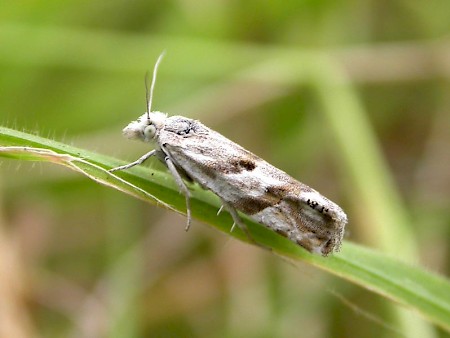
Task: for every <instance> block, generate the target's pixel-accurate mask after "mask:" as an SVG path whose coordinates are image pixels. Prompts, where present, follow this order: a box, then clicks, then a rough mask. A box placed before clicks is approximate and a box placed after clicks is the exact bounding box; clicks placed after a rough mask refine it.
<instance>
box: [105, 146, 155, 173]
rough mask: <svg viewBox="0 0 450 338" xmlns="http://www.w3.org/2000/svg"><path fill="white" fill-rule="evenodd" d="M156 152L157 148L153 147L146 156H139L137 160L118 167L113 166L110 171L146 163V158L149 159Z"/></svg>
mask: <svg viewBox="0 0 450 338" xmlns="http://www.w3.org/2000/svg"><path fill="white" fill-rule="evenodd" d="M155 153H156V149H153V150H152V151H149V152H148V153H147V154H145V155H144V156H141V157H139V158H138V159H137V160H136V161H134V162H131V163H128V164H125V165H122V166H120V167H116V168H112V169H109V170H108V171H109V172H113V171H118V170H124V169H129V168H131V167H134V166H135V165H139V164H142V163H144V162H145V161H146V160H148V159H149V158H150V157H152V156H153V155H155Z"/></svg>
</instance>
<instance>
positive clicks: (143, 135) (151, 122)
mask: <svg viewBox="0 0 450 338" xmlns="http://www.w3.org/2000/svg"><path fill="white" fill-rule="evenodd" d="M166 119H167V115H166V114H164V113H161V112H158V111H155V112H151V113H145V114H143V115H142V116H140V117H139V118H138V119H137V120H136V121H132V122H130V123H129V124H128V126H126V127H125V128H124V129H123V131H122V133H123V135H124V136H125V137H126V138H128V139H134V140H140V141H144V142H151V141H152V140H153V139H155V137H156V136H157V135H158V132H159V130H160V129H161V128H163V127H164V122H165V120H166Z"/></svg>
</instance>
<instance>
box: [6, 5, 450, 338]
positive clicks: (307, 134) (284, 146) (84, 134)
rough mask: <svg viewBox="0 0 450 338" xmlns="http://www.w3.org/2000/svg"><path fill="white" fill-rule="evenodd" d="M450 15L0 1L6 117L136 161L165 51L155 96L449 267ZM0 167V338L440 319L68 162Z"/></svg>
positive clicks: (353, 217)
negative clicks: (137, 125)
mask: <svg viewBox="0 0 450 338" xmlns="http://www.w3.org/2000/svg"><path fill="white" fill-rule="evenodd" d="M449 13H450V2H449V1H439V0H431V1H419V0H398V1H350V0H347V1H326V0H323V1H317V0H305V1H277V2H275V1H272V2H270V1H268V2H264V1H245V2H244V1H188V0H186V1H143V0H135V1H117V0H111V1H56V0H53V1H31V0H30V1H16V2H13V1H11V2H2V3H1V5H0V74H1V75H0V116H1V120H0V121H1V123H2V125H3V126H7V127H11V128H17V129H19V130H26V131H28V132H35V133H37V134H39V135H41V136H44V137H49V138H52V139H55V140H59V141H63V142H66V143H69V144H73V145H75V146H77V147H82V148H86V149H89V150H92V151H96V152H99V153H103V154H108V155H111V156H115V157H117V158H120V159H123V160H125V161H131V160H135V159H136V158H138V157H139V156H141V155H142V154H143V153H144V152H146V151H148V149H149V146H148V145H145V144H139V143H135V142H130V141H127V140H125V139H123V138H122V136H121V129H122V128H123V127H124V126H125V125H126V124H127V123H128V122H129V121H130V120H133V119H135V118H136V117H137V116H138V115H140V114H142V113H143V112H144V111H145V88H144V74H145V72H146V71H147V70H151V69H152V68H153V65H154V62H155V60H156V58H157V57H158V55H159V54H160V53H161V52H162V51H163V50H165V51H166V56H165V58H164V60H163V62H162V64H161V65H160V70H159V74H158V81H157V84H156V89H155V96H154V99H153V102H154V103H153V109H154V110H161V111H164V112H168V113H169V114H181V115H185V116H187V117H191V118H196V119H200V120H201V121H202V122H203V123H205V124H206V125H208V126H209V127H211V128H213V129H215V130H217V131H219V132H221V133H222V134H224V135H225V136H227V137H228V138H230V139H232V140H234V141H236V142H237V143H239V144H241V145H242V146H244V147H245V148H247V149H249V150H251V151H252V152H254V153H256V154H257V155H259V156H261V157H263V158H264V159H266V160H267V161H269V162H270V163H272V164H274V165H276V166H277V167H279V168H282V169H283V170H285V171H286V172H288V173H289V174H291V175H292V176H294V177H295V178H297V179H299V180H301V181H303V182H305V183H307V184H308V185H310V186H312V187H314V188H315V189H317V190H319V191H320V192H322V193H323V194H324V195H326V196H327V197H330V198H331V199H332V200H334V201H336V202H337V203H338V204H340V205H341V206H342V207H343V208H344V210H346V212H347V213H348V215H349V218H350V223H349V225H348V228H347V235H348V236H347V238H348V240H351V241H354V242H358V243H361V244H364V245H367V246H370V247H373V248H377V249H379V250H383V251H386V252H388V253H390V254H392V255H394V256H396V257H399V258H401V259H404V260H408V261H411V262H413V263H415V264H419V265H422V266H424V267H426V269H428V270H432V271H435V272H437V273H440V274H442V275H448V272H449V257H450V254H449V237H450V236H449V235H450V234H449V223H450V213H449V210H450V209H449V206H450V205H449V204H450V203H449V196H450V194H449V192H450V152H449V146H450V132H449V130H450V111H449V110H450V101H449V98H450V95H449V89H450V84H449V78H450V19H449ZM150 162H151V163H149V164H147V165H149V166H153V167H155V168H161V169H162V166H161V165H160V164H158V163H156V162H155V161H150ZM0 175H1V176H0V201H1V209H0V299H1V303H0V336H1V337H397V336H408V337H411V336H413V335H415V336H417V337H444V336H445V333H444V332H442V331H441V330H439V329H437V328H435V327H433V326H431V325H429V324H427V323H426V322H422V320H421V319H418V318H417V317H416V316H415V315H413V314H412V313H407V314H406V315H405V316H404V319H403V320H399V319H398V316H395V315H393V314H392V313H393V312H395V311H397V309H395V307H396V306H395V305H394V304H392V303H391V302H389V301H388V300H386V299H384V298H381V297H379V296H375V295H373V294H371V293H369V292H368V291H366V290H364V289H362V288H359V287H355V286H354V285H352V284H349V283H347V282H345V281H342V280H340V279H338V278H336V277H333V276H330V275H329V274H326V273H324V272H322V271H318V270H316V269H314V268H312V267H310V266H307V265H300V266H298V265H297V266H293V265H292V264H287V263H286V262H285V261H283V260H281V259H279V258H277V257H274V256H272V255H270V254H269V253H268V252H264V251H263V250H260V249H259V248H255V247H252V246H249V245H246V244H244V243H241V242H238V241H235V240H230V239H229V238H228V237H226V236H224V235H223V234H220V233H219V232H217V231H215V230H214V229H211V228H209V227H207V226H204V225H203V224H201V223H198V222H194V224H193V226H192V228H191V230H190V231H189V232H188V233H185V232H184V226H185V219H184V217H182V216H180V215H177V214H174V213H172V212H170V211H166V210H163V209H160V208H156V207H153V206H149V205H148V204H144V203H143V202H140V201H137V200H136V199H133V198H131V197H129V196H126V195H124V194H122V193H119V192H117V191H113V190H111V189H108V188H106V187H103V186H99V185H97V184H94V183H93V182H92V181H90V180H87V179H86V178H85V177H83V176H81V175H77V174H76V173H74V172H70V171H68V170H66V169H64V168H62V167H56V166H51V165H46V164H38V165H32V164H30V163H19V162H17V161H6V160H2V161H1V166H0ZM230 226H231V225H230ZM344 245H345V243H344ZM393 308H394V310H393Z"/></svg>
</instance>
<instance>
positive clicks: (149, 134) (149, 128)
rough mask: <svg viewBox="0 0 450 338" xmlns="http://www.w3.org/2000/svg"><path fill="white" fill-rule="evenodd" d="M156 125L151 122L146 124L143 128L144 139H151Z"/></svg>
mask: <svg viewBox="0 0 450 338" xmlns="http://www.w3.org/2000/svg"><path fill="white" fill-rule="evenodd" d="M155 134H156V127H155V126H154V125H153V124H150V125H148V126H147V127H145V129H144V136H145V138H146V139H152V138H154V137H155Z"/></svg>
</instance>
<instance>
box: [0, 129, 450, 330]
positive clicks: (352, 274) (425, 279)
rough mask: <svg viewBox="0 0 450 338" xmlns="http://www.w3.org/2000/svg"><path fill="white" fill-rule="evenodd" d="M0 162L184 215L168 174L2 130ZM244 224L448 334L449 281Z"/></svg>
mask: <svg viewBox="0 0 450 338" xmlns="http://www.w3.org/2000/svg"><path fill="white" fill-rule="evenodd" d="M0 157H4V158H13V159H17V160H33V161H46V162H52V163H56V164H61V165H64V166H66V167H69V168H70V169H72V170H75V171H77V172H80V173H82V174H84V175H86V176H87V177H89V178H91V179H93V180H94V181H96V182H98V183H101V184H105V185H107V186H109V187H112V188H115V189H118V190H121V191H123V192H126V193H128V194H130V195H133V196H135V197H138V198H140V199H143V200H145V201H148V202H149V203H152V204H158V205H162V206H164V207H166V208H170V209H173V210H176V211H178V212H185V205H184V198H183V196H182V195H180V194H179V192H178V189H177V187H176V185H175V183H174V182H173V179H172V178H171V177H170V175H169V174H168V173H166V172H160V171H156V170H151V169H148V168H147V169H146V168H144V167H138V168H133V169H131V170H129V171H128V172H120V173H119V174H117V175H112V174H110V173H109V172H108V171H107V169H108V168H111V167H114V166H117V165H118V164H119V162H118V161H117V160H114V159H112V158H110V157H106V156H103V155H99V154H95V153H92V152H89V151H86V150H83V149H79V148H76V147H72V146H69V145H66V144H63V143H58V142H55V141H52V140H49V139H45V138H41V137H38V136H35V135H31V134H26V133H23V132H19V131H16V130H12V129H8V128H2V127H0ZM191 188H192V192H193V197H192V211H193V216H194V217H195V218H197V219H199V220H201V221H203V222H205V223H207V224H210V225H212V226H214V227H215V228H217V229H219V230H221V231H223V232H224V233H226V234H228V235H230V236H233V237H236V238H239V239H241V240H246V238H245V236H244V235H243V234H242V232H241V231H239V230H236V231H234V232H230V226H231V224H232V220H231V217H230V216H229V215H228V214H227V213H222V214H220V215H219V216H217V215H216V213H217V208H218V206H219V205H220V203H219V200H218V199H217V197H216V196H214V195H213V194H212V193H210V192H206V191H203V190H201V189H199V188H198V187H196V186H192V187H191ZM246 222H247V223H248V226H249V230H250V232H251V234H252V236H253V237H254V239H255V240H256V241H257V242H259V243H261V244H262V245H264V246H266V247H270V248H271V249H272V251H273V252H274V253H276V254H278V255H281V256H283V257H287V258H289V259H293V260H299V261H303V262H307V263H310V264H312V265H315V266H317V267H319V268H321V269H323V270H326V271H328V272H330V273H332V274H334V275H336V276H339V277H341V278H344V279H346V280H348V281H350V282H352V283H355V284H358V285H360V286H362V287H364V288H366V289H368V290H371V291H373V292H376V293H378V294H380V295H383V296H384V297H386V298H388V299H391V300H393V301H395V302H398V303H400V304H402V305H404V306H405V307H407V308H410V309H413V310H415V311H416V312H418V313H419V314H421V315H422V316H423V317H425V318H427V319H428V320H430V321H431V322H433V323H435V324H437V325H439V326H440V327H442V328H443V329H445V330H448V331H450V283H449V281H448V280H446V279H445V278H443V277H441V276H438V275H435V274H432V273H430V272H428V271H426V270H424V269H423V268H420V267H416V266H412V265H408V264H405V263H402V262H399V261H397V260H395V259H393V258H392V257H389V256H387V255H384V254H382V253H380V252H376V251H372V250H369V249H367V248H364V247H361V246H358V245H356V244H352V243H349V242H345V243H344V245H343V248H342V251H341V252H340V253H337V254H335V255H333V256H332V257H328V258H324V257H321V256H317V255H312V254H309V253H308V252H306V251H305V250H304V249H302V248H300V247H299V246H297V245H295V244H294V243H292V242H290V241H288V240H286V239H285V238H284V237H282V236H279V235H277V234H275V233H274V232H272V231H270V230H268V229H266V228H264V227H263V226H261V225H258V224H255V223H253V222H251V221H250V220H248V219H246Z"/></svg>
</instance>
